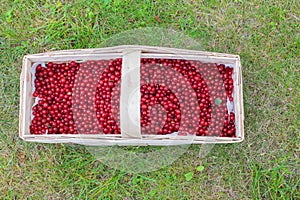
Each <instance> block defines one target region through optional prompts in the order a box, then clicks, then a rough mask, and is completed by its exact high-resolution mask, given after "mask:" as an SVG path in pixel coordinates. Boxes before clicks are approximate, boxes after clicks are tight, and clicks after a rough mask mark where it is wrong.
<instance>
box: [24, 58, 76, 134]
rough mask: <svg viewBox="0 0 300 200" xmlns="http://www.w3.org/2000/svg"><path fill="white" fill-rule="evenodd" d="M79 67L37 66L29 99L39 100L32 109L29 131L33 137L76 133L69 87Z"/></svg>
mask: <svg viewBox="0 0 300 200" xmlns="http://www.w3.org/2000/svg"><path fill="white" fill-rule="evenodd" d="M78 69H79V64H78V63H75V62H74V61H72V62H70V63H62V64H56V63H52V62H49V63H48V64H47V66H46V68H44V67H42V66H41V65H38V66H37V67H36V73H35V77H36V79H35V80H34V85H35V91H34V93H33V97H39V98H40V100H39V102H38V104H37V105H35V106H34V107H33V108H32V114H33V116H34V118H33V120H32V122H31V125H30V132H31V133H33V134H45V133H46V131H47V132H48V133H49V134H57V133H60V134H66V133H69V134H76V133H78V132H77V130H76V126H75V123H74V119H73V112H72V88H73V86H74V82H75V74H76V73H77V71H78Z"/></svg>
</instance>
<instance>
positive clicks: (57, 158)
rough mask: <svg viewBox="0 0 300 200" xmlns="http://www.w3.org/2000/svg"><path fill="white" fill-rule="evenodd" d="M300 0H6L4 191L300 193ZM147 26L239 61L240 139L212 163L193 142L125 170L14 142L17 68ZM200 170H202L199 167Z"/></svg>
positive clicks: (183, 195)
mask: <svg viewBox="0 0 300 200" xmlns="http://www.w3.org/2000/svg"><path fill="white" fill-rule="evenodd" d="M296 2H297V1H277V0H273V1H272V0H270V1H258V0H255V1H237V0H235V1H221V3H220V2H219V1H209V2H206V1H201V2H200V1H192V0H189V1H173V0H168V1H155V2H153V1H151V0H148V1H127V0H125V1H117V0H115V1H112V0H105V1H104V0H103V1H100V0H97V1H92V0H86V1H83V0H82V1H80V0H76V1H67V0H65V1H61V2H59V1H54V0H51V1H50V0H49V1H48V0H47V1H37V0H30V1H26V0H15V1H12V0H2V1H1V7H0V13H1V14H0V77H1V79H0V89H1V90H0V93H1V94H0V99H1V102H0V114H1V118H0V198H1V199H23V198H29V199H65V198H68V199H69V198H74V199H91V198H99V199H299V198H300V193H299V191H300V183H299V179H300V177H299V174H300V170H299V169H300V168H299V166H300V159H299V153H300V152H299V140H300V130H299V127H300V117H299V111H300V105H299V99H300V96H299V93H300V91H299V79H300V76H299V65H300V60H299V58H300V32H299V29H300V6H299V4H297V3H296ZM155 16H159V18H160V20H161V22H158V21H157V20H156V19H155ZM148 26H150V27H160V28H166V29H174V30H176V31H179V32H180V31H181V32H183V33H184V34H185V35H187V36H189V37H191V38H193V39H195V40H197V41H198V42H199V44H201V47H198V48H200V49H201V50H203V49H204V50H208V51H216V52H224V53H234V54H239V55H240V56H241V61H242V66H243V78H244V81H243V84H244V106H245V134H246V138H245V141H244V142H243V143H239V144H233V145H216V146H215V147H214V148H213V149H212V151H211V152H210V154H208V156H207V157H205V158H199V156H198V152H199V147H198V146H192V147H191V148H190V149H189V151H188V152H187V153H185V154H184V155H183V156H181V158H180V159H178V160H177V161H176V162H175V163H173V164H172V165H170V166H167V167H164V168H163V169H160V170H158V171H155V172H148V173H143V174H127V173H124V172H120V171H118V170H115V169H112V168H109V167H107V166H105V165H104V164H103V163H101V162H99V161H96V160H94V158H93V156H92V155H91V154H90V153H89V152H88V151H87V150H86V149H85V148H84V147H82V146H78V145H50V144H37V143H27V142H23V141H21V140H20V139H19V138H18V135H17V133H18V107H19V105H18V104H19V75H20V72H21V63H22V57H23V56H24V55H25V54H29V53H38V52H44V51H51V50H60V49H71V48H93V47H99V46H101V44H103V42H104V41H105V40H106V39H108V38H110V37H111V36H113V35H115V34H117V33H120V32H123V31H125V30H132V29H136V28H137V29H139V28H143V27H148ZM149 149H150V148H149ZM142 150H143V151H147V150H148V147H144V148H142ZM200 165H201V166H204V170H203V171H201V172H197V171H196V168H197V166H200ZM192 171H194V176H193V177H192V179H191V180H187V179H186V176H185V175H186V174H188V173H189V172H192Z"/></svg>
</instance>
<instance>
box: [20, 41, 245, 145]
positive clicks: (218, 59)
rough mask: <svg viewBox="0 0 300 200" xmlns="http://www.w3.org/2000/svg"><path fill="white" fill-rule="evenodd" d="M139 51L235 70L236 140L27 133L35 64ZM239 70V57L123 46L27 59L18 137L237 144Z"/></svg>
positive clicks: (239, 134) (240, 107)
mask: <svg viewBox="0 0 300 200" xmlns="http://www.w3.org/2000/svg"><path fill="white" fill-rule="evenodd" d="M128 50H140V51H141V57H142V58H182V57H184V59H187V60H199V61H201V62H203V63H223V64H230V65H232V66H233V67H234V75H233V79H234V93H233V97H234V112H235V125H236V137H235V138H231V137H209V136H193V137H192V138H188V136H172V135H142V138H141V139H135V138H124V137H122V136H121V135H112V134H97V135H95V134H94V135H91V134H49V135H48V134H44V135H34V134H31V133H30V131H29V126H30V123H31V117H30V115H31V107H32V105H33V102H34V98H33V96H32V77H31V67H32V65H33V64H34V63H35V62H66V61H71V60H77V61H78V60H101V59H111V58H118V57H120V58H121V57H122V56H123V55H124V51H128ZM242 87H243V86H242V69H241V62H240V57H239V56H238V55H232V54H223V53H214V52H205V51H195V50H186V49H174V48H165V47H152V46H135V45H125V46H116V47H108V48H96V49H77V50H62V51H54V52H46V53H40V54H33V55H26V56H24V58H23V66H22V73H21V76H20V115H19V120H20V121H19V136H20V137H21V138H22V139H23V140H25V141H31V142H42V143H77V144H84V145H95V146H100V145H120V146H124V145H141V146H147V145H159V146H167V145H180V144H202V143H237V142H241V141H243V140H244V107H243V88H242Z"/></svg>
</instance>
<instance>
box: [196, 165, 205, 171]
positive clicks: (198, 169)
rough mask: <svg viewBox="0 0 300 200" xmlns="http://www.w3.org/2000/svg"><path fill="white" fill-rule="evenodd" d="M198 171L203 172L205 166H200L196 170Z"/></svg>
mask: <svg viewBox="0 0 300 200" xmlns="http://www.w3.org/2000/svg"><path fill="white" fill-rule="evenodd" d="M196 170H197V171H198V172H201V171H203V170H204V166H202V165H200V166H198V167H197V168H196Z"/></svg>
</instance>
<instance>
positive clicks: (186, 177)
mask: <svg viewBox="0 0 300 200" xmlns="http://www.w3.org/2000/svg"><path fill="white" fill-rule="evenodd" d="M184 176H185V180H186V181H190V180H192V178H193V177H194V172H189V173H187V174H185V175H184Z"/></svg>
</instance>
